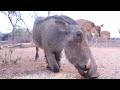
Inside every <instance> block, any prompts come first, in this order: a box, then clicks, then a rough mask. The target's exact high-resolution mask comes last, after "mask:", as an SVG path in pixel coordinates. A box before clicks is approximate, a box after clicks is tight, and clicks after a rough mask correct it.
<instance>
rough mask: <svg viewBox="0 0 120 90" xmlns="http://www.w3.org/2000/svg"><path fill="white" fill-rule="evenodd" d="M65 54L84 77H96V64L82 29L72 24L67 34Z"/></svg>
mask: <svg viewBox="0 0 120 90" xmlns="http://www.w3.org/2000/svg"><path fill="white" fill-rule="evenodd" d="M65 54H66V57H67V58H68V60H69V62H71V63H72V64H73V65H74V66H75V68H76V69H77V70H78V72H79V73H80V74H81V75H82V76H83V77H84V78H96V77H98V75H97V74H96V70H97V65H96V63H95V61H94V58H93V57H92V54H91V50H90V48H89V47H88V44H87V41H86V36H85V32H84V30H82V29H80V28H79V27H77V26H74V27H73V29H72V31H71V33H70V34H69V35H68V38H67V41H66V45H65Z"/></svg>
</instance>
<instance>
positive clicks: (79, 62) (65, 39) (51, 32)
mask: <svg viewBox="0 0 120 90" xmlns="http://www.w3.org/2000/svg"><path fill="white" fill-rule="evenodd" d="M85 34H86V33H85V31H84V30H82V29H81V28H80V27H79V25H78V24H77V22H76V21H75V20H73V19H72V18H70V17H68V16H65V15H60V16H57V15H55V16H50V17H47V18H45V19H43V20H40V19H39V17H38V18H37V19H36V20H35V22H34V26H33V41H34V43H35V45H36V56H35V59H38V57H39V55H38V48H41V49H43V50H44V52H45V56H46V60H47V63H48V67H49V69H50V70H51V71H53V72H55V73H56V72H59V69H60V54H61V52H62V50H63V49H64V50H65V54H66V57H67V59H68V60H69V62H70V63H71V64H73V65H74V67H75V68H76V69H77V70H78V72H79V73H80V74H81V75H82V76H83V77H84V78H97V77H98V76H99V75H98V74H97V64H96V62H95V60H94V58H93V56H92V53H91V50H90V48H89V47H88V44H87V42H86V40H87V37H86V35H85Z"/></svg>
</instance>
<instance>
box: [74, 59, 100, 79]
mask: <svg viewBox="0 0 120 90" xmlns="http://www.w3.org/2000/svg"><path fill="white" fill-rule="evenodd" d="M75 67H76V69H77V70H78V72H79V73H80V74H81V76H82V77H84V78H85V79H96V78H97V77H98V76H90V74H89V72H90V69H91V63H90V60H89V61H88V63H87V64H86V65H85V67H81V66H80V65H79V64H77V65H76V66H75Z"/></svg>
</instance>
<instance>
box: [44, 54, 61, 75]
mask: <svg viewBox="0 0 120 90" xmlns="http://www.w3.org/2000/svg"><path fill="white" fill-rule="evenodd" d="M45 57H46V62H47V63H48V65H47V68H49V69H50V70H52V71H53V72H55V73H56V72H59V65H58V62H57V61H56V56H55V54H53V53H51V52H46V53H45Z"/></svg>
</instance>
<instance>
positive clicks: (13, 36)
mask: <svg viewBox="0 0 120 90" xmlns="http://www.w3.org/2000/svg"><path fill="white" fill-rule="evenodd" d="M12 44H13V45H14V44H15V27H13V31H12Z"/></svg>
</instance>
